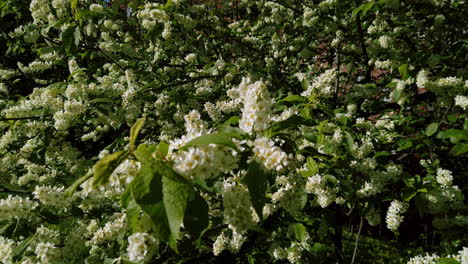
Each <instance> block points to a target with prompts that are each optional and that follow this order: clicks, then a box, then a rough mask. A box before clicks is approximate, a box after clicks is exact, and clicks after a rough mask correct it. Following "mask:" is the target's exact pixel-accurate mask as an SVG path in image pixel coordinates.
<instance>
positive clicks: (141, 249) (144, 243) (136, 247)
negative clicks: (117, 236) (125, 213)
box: [127, 233, 157, 263]
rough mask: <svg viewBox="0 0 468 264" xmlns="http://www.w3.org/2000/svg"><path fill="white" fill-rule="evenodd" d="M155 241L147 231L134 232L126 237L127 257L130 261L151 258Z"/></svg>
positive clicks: (141, 260)
mask: <svg viewBox="0 0 468 264" xmlns="http://www.w3.org/2000/svg"><path fill="white" fill-rule="evenodd" d="M156 245H157V241H156V239H155V238H154V237H153V236H151V235H150V234H148V233H135V234H132V235H131V236H129V237H128V248H127V253H128V259H129V260H130V261H132V262H138V263H140V262H144V261H148V260H149V259H151V257H152V256H153V254H154V252H155V250H156Z"/></svg>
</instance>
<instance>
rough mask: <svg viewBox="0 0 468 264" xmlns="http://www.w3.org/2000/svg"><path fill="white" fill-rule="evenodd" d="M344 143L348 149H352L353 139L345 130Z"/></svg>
mask: <svg viewBox="0 0 468 264" xmlns="http://www.w3.org/2000/svg"><path fill="white" fill-rule="evenodd" d="M345 135H346V143H347V147H348V150H349V151H354V139H353V137H352V136H351V134H350V133H349V132H347V131H346V132H345Z"/></svg>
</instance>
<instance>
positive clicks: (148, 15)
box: [137, 3, 170, 30]
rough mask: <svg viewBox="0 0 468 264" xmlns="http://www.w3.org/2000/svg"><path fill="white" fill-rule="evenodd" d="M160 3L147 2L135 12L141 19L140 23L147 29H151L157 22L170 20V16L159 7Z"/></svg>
mask: <svg viewBox="0 0 468 264" xmlns="http://www.w3.org/2000/svg"><path fill="white" fill-rule="evenodd" d="M158 7H160V4H156V3H147V4H145V6H144V8H143V9H142V10H141V11H139V12H138V13H137V17H138V18H139V19H141V25H142V26H143V28H145V29H147V30H152V29H154V28H155V27H156V25H157V24H158V23H165V25H166V24H167V23H168V22H169V21H170V17H169V15H168V14H166V12H165V11H164V10H161V9H159V8H158Z"/></svg>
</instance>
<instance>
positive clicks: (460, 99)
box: [455, 95, 468, 110]
mask: <svg viewBox="0 0 468 264" xmlns="http://www.w3.org/2000/svg"><path fill="white" fill-rule="evenodd" d="M455 105H458V106H460V107H461V108H463V110H466V109H467V108H468V97H466V96H463V95H457V96H455Z"/></svg>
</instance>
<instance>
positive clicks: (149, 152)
mask: <svg viewBox="0 0 468 264" xmlns="http://www.w3.org/2000/svg"><path fill="white" fill-rule="evenodd" d="M157 149H158V147H157V146H156V145H148V144H140V145H139V146H138V147H137V149H136V150H135V151H134V152H133V155H135V157H136V158H137V160H138V161H140V162H142V163H152V162H153V161H154V158H155V157H154V156H153V154H155V153H156V150H157Z"/></svg>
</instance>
